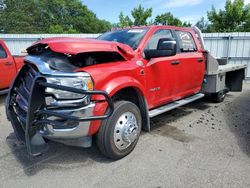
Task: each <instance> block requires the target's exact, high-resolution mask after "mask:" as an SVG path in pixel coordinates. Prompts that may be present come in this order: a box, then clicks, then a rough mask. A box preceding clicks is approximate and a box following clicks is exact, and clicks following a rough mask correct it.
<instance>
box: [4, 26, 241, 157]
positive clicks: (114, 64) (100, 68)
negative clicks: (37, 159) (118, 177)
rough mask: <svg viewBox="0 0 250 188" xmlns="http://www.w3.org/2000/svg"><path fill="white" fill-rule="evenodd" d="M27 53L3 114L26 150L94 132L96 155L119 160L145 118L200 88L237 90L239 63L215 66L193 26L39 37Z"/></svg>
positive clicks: (216, 93) (73, 141)
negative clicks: (87, 36)
mask: <svg viewBox="0 0 250 188" xmlns="http://www.w3.org/2000/svg"><path fill="white" fill-rule="evenodd" d="M27 52H28V54H29V55H28V56H26V58H25V65H24V66H23V68H22V69H21V71H20V72H19V74H18V76H17V77H16V79H15V81H14V83H13V86H12V88H11V89H10V92H9V95H8V98H7V103H6V112H7V117H8V119H9V120H10V121H11V123H12V125H13V128H14V130H15V133H16V135H17V137H18V138H19V139H20V140H21V141H22V142H24V143H25V144H26V147H27V151H28V152H29V154H31V155H32V156H37V155H40V154H41V153H42V152H43V151H44V150H45V149H46V148H47V144H46V142H45V140H47V139H51V140H54V141H58V142H61V143H64V144H68V145H74V146H80V147H90V146H91V143H92V138H93V136H95V138H96V141H97V145H98V147H99V149H100V151H101V152H102V153H103V154H104V155H106V156H107V157H110V158H113V159H120V158H122V157H124V156H126V155H128V154H129V153H130V152H131V151H132V150H133V149H134V148H135V146H136V144H137V142H138V139H139V136H140V133H141V130H142V129H144V130H146V131H150V121H149V118H151V117H154V116H157V115H159V114H162V113H165V112H167V111H169V110H172V109H174V108H177V107H179V106H182V105H185V104H187V103H190V102H193V101H195V100H198V99H200V98H202V97H204V96H205V95H206V94H210V95H212V97H213V99H214V101H216V102H222V101H223V100H224V97H225V94H226V93H227V92H229V91H241V90H242V81H243V79H244V74H245V68H246V65H230V64H227V65H219V62H220V61H218V60H216V59H215V58H213V57H212V56H211V55H210V54H209V52H207V51H205V50H204V42H203V38H202V36H201V32H200V31H199V30H198V29H197V28H180V27H171V26H148V27H134V28H128V29H119V30H116V31H111V32H108V33H105V34H103V35H102V36H100V37H99V38H98V39H80V38H51V39H44V40H41V41H39V42H37V43H35V44H34V45H32V46H31V47H29V48H28V49H27ZM224 64H225V63H224ZM45 138H46V139H45Z"/></svg>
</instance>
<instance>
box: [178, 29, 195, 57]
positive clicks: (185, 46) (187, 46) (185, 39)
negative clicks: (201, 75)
mask: <svg viewBox="0 0 250 188" xmlns="http://www.w3.org/2000/svg"><path fill="white" fill-rule="evenodd" d="M176 35H177V39H178V42H179V47H180V52H181V53H187V52H196V51H197V46H196V44H195V42H194V38H193V36H192V34H191V33H189V32H186V31H176Z"/></svg>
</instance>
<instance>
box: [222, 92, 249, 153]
mask: <svg viewBox="0 0 250 188" xmlns="http://www.w3.org/2000/svg"><path fill="white" fill-rule="evenodd" d="M225 118H226V123H227V125H228V126H229V128H230V131H231V132H232V133H233V134H234V135H235V136H236V138H237V140H238V144H239V147H240V148H241V150H242V151H243V152H244V153H246V154H247V155H248V156H249V157H250V89H248V90H245V91H244V93H242V94H241V95H240V96H239V97H238V98H237V99H235V100H234V101H233V102H232V103H231V104H229V105H228V106H227V108H226V110H225Z"/></svg>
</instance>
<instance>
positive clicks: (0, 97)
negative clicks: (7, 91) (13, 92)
mask: <svg viewBox="0 0 250 188" xmlns="http://www.w3.org/2000/svg"><path fill="white" fill-rule="evenodd" d="M6 96H7V95H0V105H4V104H5V99H6Z"/></svg>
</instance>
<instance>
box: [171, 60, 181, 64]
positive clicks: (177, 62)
mask: <svg viewBox="0 0 250 188" xmlns="http://www.w3.org/2000/svg"><path fill="white" fill-rule="evenodd" d="M180 63H181V62H180V61H172V62H171V64H172V65H179V64H180Z"/></svg>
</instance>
